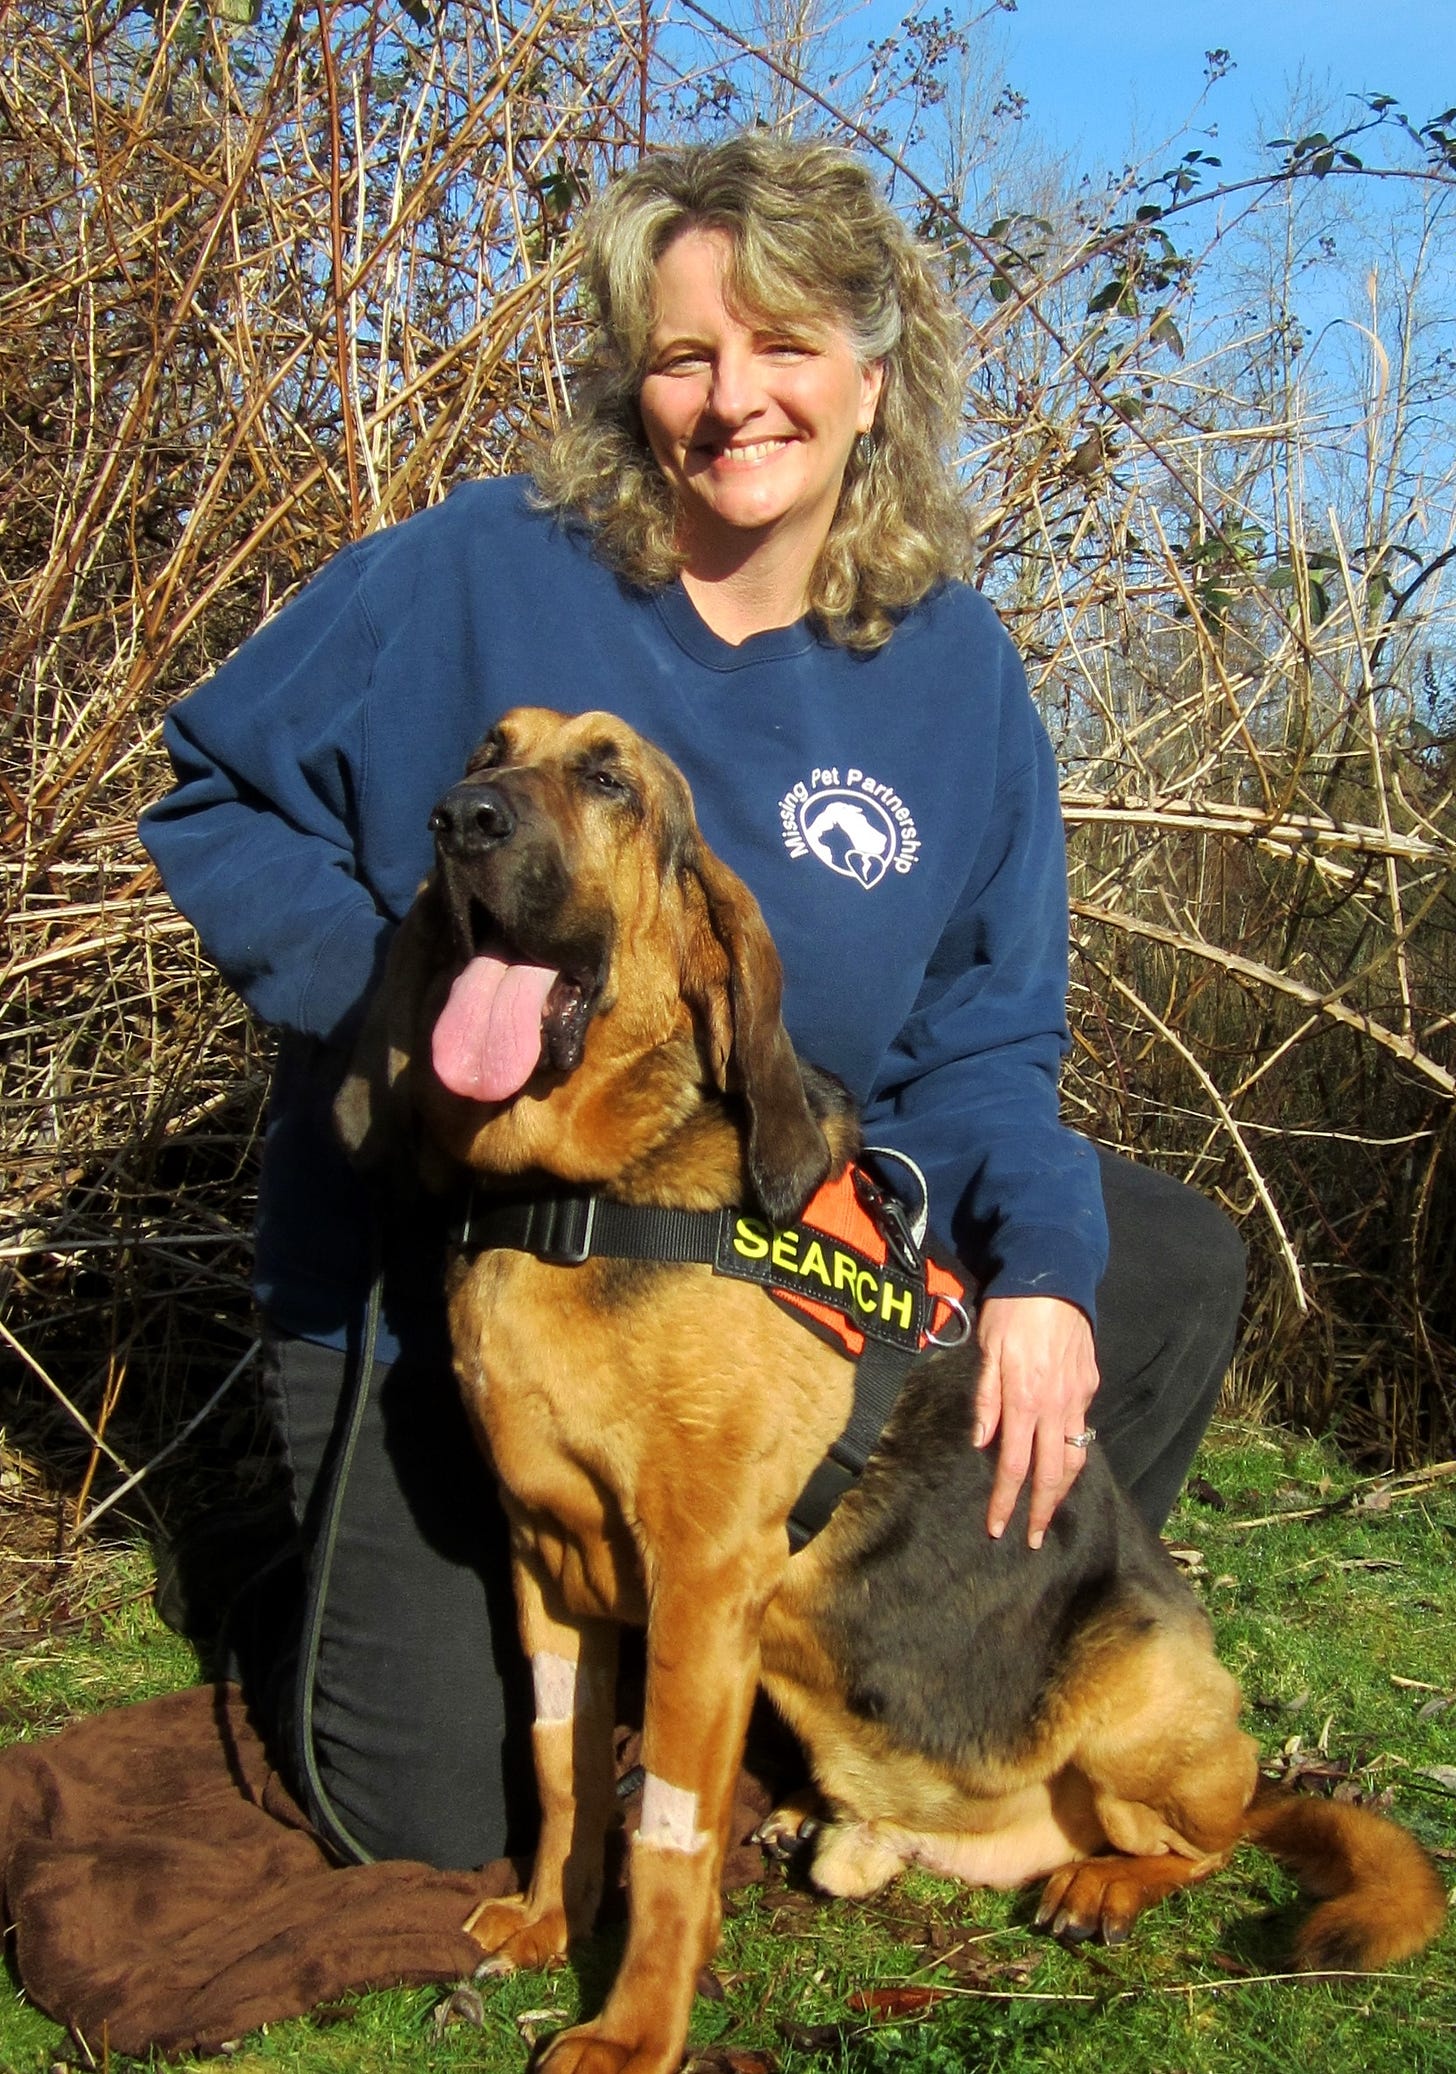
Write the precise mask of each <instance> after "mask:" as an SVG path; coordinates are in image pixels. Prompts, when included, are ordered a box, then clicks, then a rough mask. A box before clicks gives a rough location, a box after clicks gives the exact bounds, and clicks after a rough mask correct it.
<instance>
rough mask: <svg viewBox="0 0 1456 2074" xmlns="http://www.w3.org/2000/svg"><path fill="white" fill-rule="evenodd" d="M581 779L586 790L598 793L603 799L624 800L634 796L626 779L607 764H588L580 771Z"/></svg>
mask: <svg viewBox="0 0 1456 2074" xmlns="http://www.w3.org/2000/svg"><path fill="white" fill-rule="evenodd" d="M581 779H582V783H583V784H584V785H585V786H586V787H587V789H588V791H591V792H597V793H600V794H601V795H602V797H603V798H604V799H624V800H625V799H632V798H634V797H635V795H634V793H633V791H632V787H631V786H630V785H629V784H628V783H627V780H626V779H625V778H624V777H623V776H622V775H621V773H620V772H619V771H614V770H613V769H612V768H611V767H610V766H609V765H605V764H596V765H590V766H588V768H587V769H585V770H584V771H583V772H582V774H581Z"/></svg>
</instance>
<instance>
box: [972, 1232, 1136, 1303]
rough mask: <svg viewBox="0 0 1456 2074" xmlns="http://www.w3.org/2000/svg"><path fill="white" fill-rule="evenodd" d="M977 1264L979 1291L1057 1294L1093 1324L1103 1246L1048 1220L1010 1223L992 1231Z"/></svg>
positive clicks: (1001, 1294) (991, 1294) (986, 1294)
mask: <svg viewBox="0 0 1456 2074" xmlns="http://www.w3.org/2000/svg"><path fill="white" fill-rule="evenodd" d="M981 1265H982V1267H983V1272H984V1280H983V1281H982V1284H981V1295H982V1296H983V1297H986V1296H1058V1297H1060V1298H1061V1299H1062V1301H1063V1302H1064V1303H1072V1304H1075V1305H1076V1306H1077V1309H1078V1310H1079V1311H1081V1312H1083V1313H1084V1315H1085V1316H1086V1318H1087V1320H1088V1322H1089V1323H1090V1324H1091V1325H1094V1326H1095V1325H1096V1323H1097V1284H1098V1283H1099V1282H1100V1281H1101V1279H1102V1270H1103V1268H1104V1267H1105V1265H1106V1258H1105V1247H1103V1246H1095V1247H1094V1246H1092V1245H1090V1244H1085V1243H1083V1242H1082V1241H1081V1240H1080V1239H1079V1238H1078V1237H1077V1235H1076V1234H1075V1233H1073V1232H1069V1231H1066V1230H1058V1229H1056V1228H1055V1227H1052V1226H1049V1225H1013V1226H1008V1227H1006V1228H1005V1229H1003V1230H1001V1231H999V1232H997V1234H996V1236H995V1238H994V1239H993V1240H992V1241H991V1244H990V1246H989V1247H988V1249H987V1256H986V1259H985V1261H984V1262H983V1263H982V1264H981Z"/></svg>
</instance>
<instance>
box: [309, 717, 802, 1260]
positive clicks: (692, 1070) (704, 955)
mask: <svg viewBox="0 0 1456 2074" xmlns="http://www.w3.org/2000/svg"><path fill="white" fill-rule="evenodd" d="M430 825H431V828H432V830H433V832H434V837H435V857H436V863H435V870H434V872H433V873H432V875H431V877H430V878H429V879H428V880H427V881H426V883H425V886H424V888H423V889H422V891H421V893H420V896H419V899H418V900H417V902H416V903H415V906H414V908H413V909H412V911H411V913H410V915H409V917H408V918H407V920H406V921H405V923H404V925H403V927H402V928H401V930H400V931H399V934H398V936H397V938H396V940H395V943H394V945H393V948H392V950H391V954H390V959H389V964H388V966H387V969H386V972H385V976H384V979H383V982H382V983H381V986H380V988H379V991H378V994H377V995H376V997H375V999H374V1001H373V1003H372V1004H371V1007H370V1010H369V1013H368V1015H367V1017H366V1021H365V1026H364V1029H363V1032H362V1034H361V1037H360V1041H359V1045H358V1048H357V1051H356V1054H355V1058H354V1061H353V1064H352V1065H351V1068H350V1071H349V1073H348V1076H347V1078H346V1080H345V1083H344V1087H343V1090H342V1092H341V1094H340V1097H339V1102H338V1107H337V1116H338V1122H339V1127H340V1130H341V1132H342V1134H343V1136H344V1139H345V1142H346V1144H348V1145H349V1147H350V1149H351V1150H352V1151H353V1152H354V1153H355V1154H356V1156H359V1157H361V1158H362V1159H363V1160H364V1161H365V1162H366V1163H369V1162H370V1161H371V1160H373V1159H377V1158H378V1156H379V1154H380V1152H381V1150H382V1149H383V1147H384V1145H385V1144H386V1142H387V1141H388V1140H389V1138H390V1137H391V1135H392V1134H393V1132H394V1130H395V1128H396V1126H397V1123H398V1120H399V1118H400V1115H401V1113H402V1112H413V1114H414V1115H416V1116H417V1117H418V1118H420V1119H421V1120H422V1121H423V1123H424V1125H425V1128H426V1130H427V1133H428V1134H429V1135H430V1136H431V1137H432V1138H433V1139H434V1140H435V1142H436V1143H437V1144H438V1145H440V1146H442V1147H443V1148H444V1149H445V1150H446V1152H447V1153H448V1154H450V1155H451V1156H452V1157H453V1158H455V1159H456V1160H459V1161H461V1162H462V1163H463V1164H465V1165H467V1166H469V1167H472V1168H474V1169H476V1170H478V1171H482V1172H498V1173H520V1172H523V1171H525V1170H527V1169H539V1170H542V1171H544V1172H547V1173H551V1174H557V1175H561V1176H562V1177H564V1178H567V1179H571V1180H582V1181H610V1180H611V1179H613V1178H614V1176H615V1175H616V1174H617V1173H618V1172H620V1171H622V1170H623V1168H624V1167H625V1166H626V1165H627V1164H630V1163H631V1161H632V1160H634V1159H637V1158H640V1157H641V1156H642V1154H643V1152H644V1151H645V1150H649V1149H650V1145H651V1136H652V1132H653V1131H654V1129H656V1130H667V1129H670V1128H672V1127H674V1126H677V1125H680V1124H681V1123H682V1122H683V1120H684V1119H685V1118H686V1116H687V1115H688V1114H689V1113H690V1111H691V1109H692V1105H693V1103H694V1101H699V1102H701V1101H703V1100H704V1099H707V1100H721V1098H722V1097H724V1096H727V1097H729V1098H730V1099H732V1098H737V1099H738V1100H740V1101H741V1104H742V1129H743V1132H744V1137H745V1152H746V1168H747V1173H748V1176H749V1179H750V1181H751V1184H752V1187H753V1190H754V1193H755V1194H756V1196H757V1197H758V1200H759V1203H760V1205H761V1206H762V1208H763V1209H764V1211H765V1212H766V1213H767V1215H768V1216H769V1217H770V1218H771V1219H773V1220H774V1221H786V1220H788V1219H789V1218H791V1217H793V1216H794V1215H796V1214H797V1212H798V1211H799V1210H800V1209H801V1208H802V1206H803V1204H804V1202H805V1201H806V1200H807V1198H808V1196H809V1195H810V1194H811V1193H812V1192H813V1190H814V1188H815V1187H816V1186H817V1185H818V1183H819V1182H820V1181H821V1180H822V1179H823V1178H824V1176H825V1174H826V1173H827V1172H828V1169H829V1165H830V1154H829V1148H828V1145H827V1143H826V1139H825V1136H824V1132H823V1130H822V1129H821V1128H820V1125H819V1123H818V1122H817V1121H816V1118H815V1115H814V1113H813V1111H812V1109H811V1107H810V1103H809V1100H808V1097H807V1096H806V1093H805V1086H804V1080H803V1076H802V1074H801V1072H800V1069H799V1064H798V1061H797V1059H796V1058H795V1056H794V1052H793V1049H792V1046H791V1045H790V1043H789V1040H788V1037H787V1035H786V1033H785V1031H784V1027H783V1023H782V1020H781V1017H780V1000H781V994H782V972H781V969H780V966H779V961H778V955H777V953H776V951H775V950H774V947H773V943H772V940H771V939H770V937H769V934H768V930H767V928H766V927H765V925H764V921H763V918H762V916H761V915H760V913H759V910H758V905H757V902H756V901H755V900H754V899H753V896H752V895H751V894H750V893H749V891H748V889H747V888H746V887H745V886H744V885H743V883H742V882H741V880H739V879H738V878H737V877H735V875H734V874H733V873H732V872H731V871H729V870H728V868H727V867H726V866H725V865H724V864H722V863H721V862H720V861H719V859H718V858H716V857H715V856H714V855H713V854H712V852H711V851H710V850H709V849H708V847H707V845H706V844H705V843H704V842H703V839H702V837H701V835H700V834H699V832H698V827H697V822H696V819H695V817H694V813H693V803H692V796H691V794H690V792H689V790H688V787H687V783H686V781H685V780H684V778H683V776H682V774H681V772H680V771H679V770H678V769H677V767H676V766H675V765H674V764H673V763H671V762H670V761H669V760H668V759H667V758H666V757H665V756H663V755H662V754H661V753H660V752H659V751H658V750H656V749H654V748H653V747H652V745H651V744H650V743H648V742H646V741H644V740H643V738H642V737H641V736H640V735H638V734H636V733H635V732H634V731H633V730H632V729H631V728H629V727H628V726H626V724H625V723H624V722H622V721H620V720H618V719H616V718H614V717H613V716H612V715H610V714H607V713H585V714H581V715H578V716H577V717H575V718H566V717H565V716H563V715H561V714H559V713H552V712H547V711H545V710H543V709H541V708H538V707H520V708H517V709H516V710H515V711H514V712H511V713H508V714H507V715H506V717H505V718H504V720H503V721H502V722H501V723H500V725H499V726H498V727H496V728H494V729H492V731H491V733H490V734H489V735H488V736H487V737H486V739H485V741H484V742H483V743H482V744H481V745H480V747H479V748H478V749H477V750H476V752H475V754H474V755H473V756H472V757H471V759H470V762H469V764H468V766H467V768H466V772H465V775H464V777H463V778H462V779H461V781H460V783H459V784H457V785H454V786H452V787H451V789H450V790H449V791H448V792H447V793H446V794H445V796H444V798H443V799H442V800H441V801H440V802H439V804H438V806H437V807H436V808H435V811H434V813H433V815H432V816H431V822H430Z"/></svg>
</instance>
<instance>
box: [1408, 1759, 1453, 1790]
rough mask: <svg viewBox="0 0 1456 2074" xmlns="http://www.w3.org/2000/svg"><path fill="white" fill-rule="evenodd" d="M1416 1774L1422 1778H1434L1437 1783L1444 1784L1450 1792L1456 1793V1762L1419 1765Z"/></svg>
mask: <svg viewBox="0 0 1456 2074" xmlns="http://www.w3.org/2000/svg"><path fill="white" fill-rule="evenodd" d="M1416 1776H1417V1777H1418V1778H1422V1779H1434V1780H1435V1782H1436V1784H1437V1785H1438V1786H1444V1787H1445V1788H1446V1791H1447V1792H1448V1793H1456V1764H1423V1765H1419V1766H1418V1767H1417V1772H1416Z"/></svg>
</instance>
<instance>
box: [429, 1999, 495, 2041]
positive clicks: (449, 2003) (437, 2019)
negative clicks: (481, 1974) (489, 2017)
mask: <svg viewBox="0 0 1456 2074" xmlns="http://www.w3.org/2000/svg"><path fill="white" fill-rule="evenodd" d="M451 2024H473V2025H474V2026H475V2029H476V2030H477V2031H479V2030H481V2029H483V2027H484V2024H485V1998H484V1996H483V1995H482V1994H481V1993H480V1990H479V1989H478V1988H471V1987H459V1988H456V1989H455V1990H454V1991H453V1992H452V1993H451V1994H448V1995H446V1996H445V1997H444V1999H443V2000H442V2001H439V2002H437V2003H436V2004H435V2013H434V2015H433V2016H432V2017H431V2019H430V2025H431V2028H432V2030H433V2031H434V2033H435V2036H436V2037H437V2038H440V2037H443V2036H444V2034H445V2032H446V2031H447V2030H448V2029H449V2028H450V2026H451Z"/></svg>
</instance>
